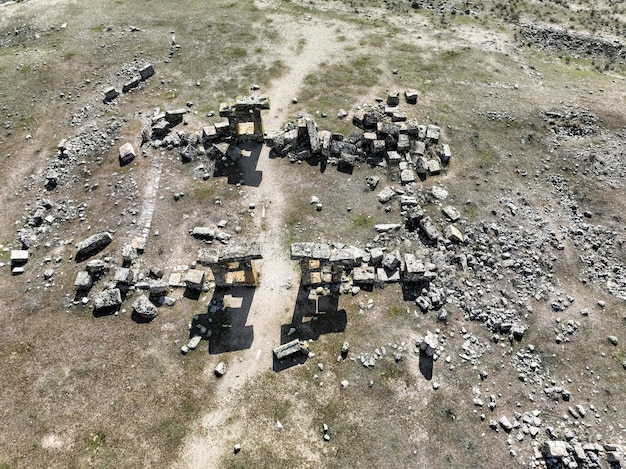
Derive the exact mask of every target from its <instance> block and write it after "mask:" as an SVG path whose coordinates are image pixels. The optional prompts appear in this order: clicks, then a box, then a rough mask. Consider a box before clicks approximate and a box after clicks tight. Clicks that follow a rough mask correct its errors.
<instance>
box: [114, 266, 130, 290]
mask: <svg viewBox="0 0 626 469" xmlns="http://www.w3.org/2000/svg"><path fill="white" fill-rule="evenodd" d="M133 278H134V274H133V271H132V270H130V269H127V268H126V267H120V268H118V269H117V270H116V271H115V275H114V276H113V281H114V282H115V283H116V284H117V285H120V286H128V285H131V284H132V283H133Z"/></svg>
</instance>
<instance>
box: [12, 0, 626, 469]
mask: <svg viewBox="0 0 626 469" xmlns="http://www.w3.org/2000/svg"><path fill="white" fill-rule="evenodd" d="M207 12H210V14H207ZM624 13H625V11H624V7H623V6H622V5H621V4H619V3H611V2H591V1H581V2H578V3H576V4H572V5H569V6H564V5H562V4H561V3H558V2H540V3H535V2H525V1H521V0H520V1H516V2H511V3H506V4H504V3H499V2H484V3H480V4H476V5H469V4H467V2H455V1H450V2H427V1H420V0H418V1H415V2H412V3H410V2H408V3H407V2H395V1H393V2H392V1H390V2H385V3H384V5H379V4H378V3H377V2H369V1H360V2H341V1H333V2H330V1H328V2H327V1H324V2H294V1H291V2H270V1H258V2H256V3H254V4H253V3H249V2H222V1H215V2H213V1H212V2H200V1H195V0H188V1H184V2H179V3H178V4H177V8H176V9H175V10H174V9H172V5H171V2H165V1H161V0H150V1H148V0H146V1H136V2H123V1H108V0H104V1H101V2H75V1H70V0H54V1H53V0H30V1H24V2H17V3H14V2H8V3H7V2H4V3H2V4H0V78H1V79H0V110H1V111H2V124H3V126H2V128H1V129H0V165H1V170H0V181H1V182H2V186H1V187H2V189H1V190H0V197H1V200H2V203H3V215H2V220H3V223H1V224H0V244H2V248H3V251H2V252H1V253H0V262H1V263H2V267H1V268H0V277H1V279H0V311H2V312H1V313H0V315H1V317H2V319H3V327H2V329H1V330H0V370H2V373H3V375H4V379H3V386H2V388H1V389H0V409H2V410H1V414H0V415H1V416H2V419H3V422H4V425H3V430H2V431H1V432H0V467H7V468H13V467H16V468H17V467H93V466H96V467H179V468H186V467H194V468H195V467H216V468H217V467H220V468H222V467H233V468H234V467H409V466H417V465H429V466H432V467H546V466H548V467H567V465H568V464H570V463H574V464H577V465H578V467H620V466H619V464H621V465H622V466H623V465H624V464H626V459H624V449H625V448H626V447H622V446H621V445H623V444H624V438H625V437H626V435H624V431H625V427H624V425H626V406H625V405H624V404H623V402H624V399H625V398H626V395H625V394H624V393H625V391H624V387H623V383H624V379H625V377H626V352H625V350H626V346H625V345H624V344H626V334H624V330H625V328H626V324H625V322H624V321H625V320H626V303H625V302H626V266H625V265H624V264H625V261H626V248H625V246H624V238H625V233H626V231H625V226H624V218H623V217H624V215H623V214H624V213H625V211H626V186H625V184H626V183H625V181H626V179H625V178H626V156H625V154H624V146H625V145H626V118H625V117H624V116H626V113H625V111H626V91H625V90H626V75H625V72H626V69H625V68H624V63H625V61H626V57H625V54H626V52H625V50H626V49H625V48H626V37H625V36H626V23H624V21H623V18H624ZM537 31H539V33H537ZM148 63H150V64H153V66H154V69H155V75H154V76H152V77H150V78H149V79H146V80H144V81H142V82H141V83H140V84H139V86H138V87H137V88H135V89H133V90H131V91H130V92H125V93H122V94H120V95H119V96H118V97H116V98H115V99H114V100H112V101H110V102H103V98H104V95H103V92H104V90H105V89H106V88H107V87H108V86H115V87H116V88H117V89H118V90H121V88H122V85H123V84H124V83H126V82H128V80H129V79H131V78H132V77H133V75H136V74H137V70H139V69H140V68H142V67H143V66H144V65H145V64H148ZM251 88H252V89H251ZM257 88H258V90H257ZM409 89H415V90H417V91H418V94H419V96H418V100H417V104H415V105H412V104H409V103H407V102H406V100H405V99H404V95H403V93H404V91H405V90H409ZM395 90H398V91H400V92H401V94H400V105H399V110H400V111H401V112H404V113H406V117H407V118H408V119H412V118H415V119H417V122H419V123H420V124H425V125H427V124H432V125H436V126H439V127H440V128H441V137H440V143H445V144H448V145H449V146H450V148H451V151H452V157H451V160H450V163H449V164H448V165H447V166H446V167H445V168H444V170H443V171H442V172H441V173H438V174H431V175H429V176H428V177H427V178H423V180H420V179H417V181H416V182H412V183H408V184H407V183H406V182H405V183H401V181H400V178H399V173H398V172H397V171H394V170H393V168H391V167H388V166H387V165H385V164H382V165H380V164H378V165H377V164H368V162H367V161H364V160H363V161H360V162H358V163H357V164H355V165H354V167H353V168H350V171H338V170H337V168H336V167H335V166H334V165H332V164H329V165H328V166H327V167H326V166H325V165H323V164H321V163H320V162H319V161H317V160H314V159H311V160H307V161H304V160H301V161H297V158H296V157H295V156H293V155H290V156H288V157H281V156H279V155H276V154H275V152H272V151H271V149H270V148H269V146H267V145H260V144H253V143H245V144H242V148H244V150H245V151H246V152H249V153H246V155H249V156H246V157H244V158H242V159H241V160H239V162H238V163H237V164H236V165H234V166H233V167H230V168H229V169H228V171H227V174H225V175H219V174H216V175H211V177H207V178H203V177H202V171H204V170H202V169H198V168H199V165H202V166H210V164H211V162H210V161H209V158H208V157H207V155H204V154H198V155H196V156H195V159H194V160H193V161H191V162H188V163H183V162H181V151H182V148H181V147H180V144H172V145H171V146H168V145H160V146H159V145H157V144H156V143H155V139H154V138H151V139H149V140H148V141H147V142H143V143H142V132H143V131H142V129H143V128H150V125H151V117H152V116H153V115H155V114H158V112H155V108H159V109H160V110H172V109H180V108H182V109H185V110H186V111H187V112H186V114H185V116H184V123H181V124H179V125H178V126H176V127H175V128H174V131H172V133H171V134H170V135H174V134H176V135H178V134H180V135H182V134H186V135H187V136H189V135H192V134H193V133H194V132H201V129H202V128H203V127H205V126H208V125H210V124H214V123H217V122H220V121H221V120H222V118H220V117H219V116H218V107H219V103H220V102H223V101H228V100H231V99H233V98H234V97H235V96H238V95H248V94H262V95H265V96H268V97H269V99H270V105H271V108H270V110H268V111H263V114H262V116H263V123H264V130H265V132H266V133H268V134H271V133H273V132H275V131H281V130H282V129H283V128H284V126H285V124H287V123H288V122H292V123H293V122H295V120H296V119H297V118H298V117H301V116H306V117H309V118H311V119H313V120H314V121H315V124H316V125H317V127H318V128H319V130H331V131H333V132H341V133H342V134H343V135H344V136H345V138H346V140H349V139H350V138H352V136H353V135H357V136H358V135H359V132H361V134H362V130H360V129H359V128H357V127H355V126H354V125H353V123H352V117H353V116H354V115H355V114H357V112H358V110H359V108H361V107H363V106H372V107H375V108H379V107H378V106H379V103H384V102H385V101H386V99H387V96H388V95H389V93H390V92H393V91H395ZM377 99H378V101H377ZM383 108H384V104H383V105H382V107H380V109H381V112H382V109H383ZM340 109H343V110H345V111H346V113H347V116H345V117H342V118H340V117H338V116H337V114H338V112H339V110H340ZM354 132H356V134H353V133H354ZM185 138H187V137H185ZM62 139H67V140H68V141H69V142H70V146H71V147H72V148H73V149H72V150H71V151H70V153H69V154H70V156H69V157H65V156H63V155H62V154H59V151H58V148H57V147H58V143H59V141H60V140H62ZM125 142H131V143H132V144H133V145H134V146H135V148H137V149H138V154H137V157H136V158H135V159H134V160H133V161H132V162H131V163H130V164H128V165H125V166H120V164H119V162H118V148H119V147H120V146H121V145H122V144H123V143H125ZM290 159H291V160H292V161H290ZM51 169H54V170H55V171H57V173H58V174H57V173H55V177H56V178H58V181H57V183H56V184H55V185H54V186H50V185H49V186H46V180H47V178H48V180H49V179H50V177H51V176H50V174H51V173H50V170H51ZM369 176H378V177H379V178H380V182H379V183H378V186H377V187H376V188H375V189H370V188H368V185H367V183H366V178H368V177H369ZM386 186H389V187H393V188H394V189H396V192H395V195H394V197H393V198H392V200H391V201H390V202H385V203H382V202H380V201H379V200H380V199H379V197H378V194H379V192H380V191H381V190H382V189H383V188H385V187H386ZM433 188H434V189H433ZM441 189H445V195H442V191H441ZM401 195H406V196H411V197H415V200H416V201H417V202H418V203H419V205H420V206H421V208H422V209H423V211H424V212H425V214H426V215H428V216H429V217H430V218H431V219H432V221H433V223H434V224H435V225H436V226H437V227H438V228H439V229H440V231H441V232H444V228H445V227H446V226H447V225H448V224H449V223H450V222H449V220H448V219H447V218H446V216H444V214H443V213H442V208H443V207H444V206H448V205H451V206H454V207H456V209H457V210H458V211H459V214H460V219H459V220H458V221H456V222H455V224H456V226H457V227H458V228H459V229H460V230H461V231H462V232H463V234H464V235H465V239H464V241H463V242H461V243H457V242H456V241H455V242H452V241H451V240H450V239H443V238H442V239H440V240H438V241H436V242H434V243H433V242H430V241H429V240H428V239H426V237H425V236H424V233H422V232H421V231H420V230H419V229H417V230H415V229H410V227H409V226H408V225H405V224H404V222H403V220H405V218H403V217H406V207H403V206H401V204H400V196H401ZM312 196H315V197H317V198H318V199H319V200H320V201H321V206H320V207H319V210H316V205H315V204H314V203H313V204H311V203H310V201H311V197H312ZM322 206H323V208H322ZM42 213H43V214H44V216H45V215H50V216H51V217H52V218H49V219H44V220H43V221H42V217H41V216H40V215H41V214H42ZM220 221H225V222H226V224H224V225H222V227H223V230H224V231H225V232H227V233H228V234H229V236H232V237H231V238H230V240H229V241H228V243H229V244H230V245H237V244H239V243H250V242H253V241H254V242H257V243H259V245H260V246H261V253H262V256H263V259H262V260H260V261H258V262H257V264H256V267H257V271H258V274H259V281H258V285H257V287H256V288H245V287H237V288H233V289H231V290H227V291H225V292H224V291H223V290H222V291H220V290H219V289H216V288H214V285H211V284H210V282H208V283H207V284H205V288H204V289H203V290H201V291H199V292H193V293H192V294H190V292H189V291H188V290H187V289H185V288H176V287H174V286H170V287H169V288H168V296H169V297H170V298H172V299H173V300H175V302H174V304H173V305H172V306H160V307H159V309H158V316H157V317H156V318H154V319H152V320H151V321H144V320H138V318H137V316H136V314H135V313H133V312H132V311H133V308H132V307H131V304H132V303H133V301H134V299H135V298H136V296H138V292H137V291H138V289H137V290H135V289H134V288H133V289H131V290H130V292H129V293H128V297H127V298H126V299H125V301H124V302H123V303H122V305H121V308H119V309H118V310H116V312H115V314H110V315H108V314H107V315H100V314H98V313H97V312H95V310H94V304H93V295H94V294H95V293H97V292H99V291H102V290H104V289H105V288H107V285H108V283H110V282H111V279H112V276H113V273H114V271H115V270H116V269H117V268H118V267H121V265H122V250H123V247H124V246H125V245H126V244H129V243H131V242H132V240H133V239H134V238H135V237H136V236H137V235H145V236H146V240H147V245H146V249H145V251H144V252H143V253H142V254H139V255H138V256H137V257H136V258H133V260H132V262H131V263H130V264H131V267H132V268H133V269H134V271H135V275H142V278H143V277H144V276H145V277H146V278H148V268H149V266H156V267H159V268H161V269H163V271H164V273H165V276H164V277H163V278H164V280H166V281H167V279H168V277H169V275H170V273H172V272H174V271H176V270H177V269H179V270H180V269H188V268H189V266H190V265H193V266H195V262H196V259H197V254H198V249H200V248H202V247H206V245H205V244H204V243H203V242H202V241H200V240H198V239H194V238H193V237H191V236H190V235H189V231H190V230H191V229H193V228H194V227H195V226H210V227H218V226H219V225H218V224H219V222H220ZM382 223H386V224H394V223H398V224H401V225H402V226H401V227H400V228H399V229H398V230H397V231H395V232H392V233H390V234H385V235H380V234H377V233H376V231H375V229H374V226H375V225H376V224H382ZM101 231H109V232H111V233H112V235H113V241H112V243H111V244H110V245H108V246H107V247H106V248H105V249H104V250H103V251H102V252H101V253H99V254H98V255H97V256H95V257H94V259H95V258H105V257H107V256H108V257H110V258H111V261H110V265H111V268H110V272H109V273H107V274H106V275H105V276H104V277H103V278H102V279H100V280H98V281H97V282H96V283H95V284H94V285H93V287H91V290H90V292H89V294H88V295H87V296H86V299H85V302H83V301H81V298H82V297H81V295H77V294H76V292H75V289H74V279H75V278H76V275H77V273H78V272H79V271H80V270H82V269H84V268H85V267H84V266H85V262H77V261H76V260H75V254H76V248H75V245H76V243H77V242H79V241H81V240H82V239H84V238H86V237H88V236H89V235H91V234H94V233H97V232H101ZM294 242H320V243H337V244H340V243H345V244H349V245H353V246H356V247H358V248H360V249H365V250H366V251H367V252H370V251H371V250H373V249H375V248H384V249H385V252H387V253H392V254H393V253H395V252H397V253H398V255H399V256H402V255H404V254H406V253H415V254H417V255H418V256H419V257H421V258H423V259H425V260H428V261H429V262H432V263H433V265H435V266H436V267H437V277H436V279H434V280H433V281H431V282H429V283H426V284H420V285H419V288H417V287H415V286H408V285H407V284H402V283H378V284H376V285H375V286H374V287H373V288H362V289H358V288H357V289H350V291H349V293H343V294H336V295H331V296H330V297H325V298H324V299H322V300H320V303H319V311H320V312H321V314H316V312H315V311H312V310H311V308H312V303H311V301H310V300H307V297H308V293H309V292H308V289H307V288H306V287H304V286H302V285H301V279H300V276H301V272H300V267H299V265H298V263H297V262H295V261H293V260H291V259H290V245H291V243H294ZM219 245H220V243H219V242H218V241H217V240H215V241H214V242H213V245H212V246H219ZM224 246H225V244H224ZM23 248H24V249H27V250H28V252H29V259H28V262H27V263H26V264H25V265H24V273H21V274H15V275H12V272H11V270H12V266H11V263H10V251H11V250H12V249H23ZM461 259H464V261H461ZM463 262H465V264H463ZM350 275H352V274H350ZM346 281H351V279H347V280H346ZM422 287H423V288H424V290H422ZM337 290H338V289H337ZM337 290H333V291H337ZM220 293H222V294H225V295H226V296H225V300H226V301H227V302H234V303H232V304H236V303H237V302H238V301H239V302H240V303H242V304H243V305H244V306H243V307H241V308H238V307H236V306H231V307H229V308H226V309H224V313H223V315H214V316H211V315H212V314H213V313H212V312H211V305H212V303H211V300H212V299H214V300H215V298H216V297H217V296H218V295H219V294H220ZM424 299H428V302H429V303H428V305H429V306H428V307H424V306H423V305H424V303H420V301H423V300H424ZM444 313H445V314H444ZM219 314H222V313H219ZM195 315H200V316H201V317H204V316H206V317H211V318H214V319H215V322H212V323H210V326H209V327H210V328H211V332H213V335H211V336H210V337H208V340H202V341H201V343H200V345H199V346H198V347H197V348H196V349H195V350H192V351H190V352H189V353H188V354H186V355H184V354H181V352H180V349H181V346H183V345H184V344H186V343H187V341H188V340H189V338H190V331H189V324H191V323H192V322H193V321H194V319H193V317H194V316H195ZM219 321H222V322H219ZM218 322H219V323H218ZM288 331H289V332H288ZM288 334H295V336H293V335H289V336H288ZM288 337H289V338H288ZM291 337H298V338H301V339H303V340H306V341H307V343H308V346H309V349H310V352H311V353H310V354H309V356H308V357H303V358H302V359H299V360H297V361H293V362H291V361H289V360H288V361H286V362H284V363H277V362H276V360H274V359H273V356H272V349H273V348H275V347H277V346H278V345H280V344H281V343H284V342H286V341H287V340H290V339H291ZM427 337H428V338H429V339H428V340H431V339H432V340H434V341H435V345H434V348H433V350H431V352H433V351H434V354H435V360H433V359H432V358H429V357H427V356H426V355H425V353H424V350H425V348H422V349H421V350H422V351H421V352H420V344H422V343H423V342H424V341H425V338H427ZM345 342H348V343H349V345H350V348H349V352H347V353H345V354H343V356H342V352H341V350H342V346H343V344H344V343H345ZM422 347H423V345H422ZM431 355H432V354H431ZM220 362H224V363H225V365H226V373H225V374H224V375H223V376H221V377H217V376H216V374H215V373H214V370H215V368H216V365H217V364H218V363H220ZM278 370H280V371H278ZM509 424H510V425H509ZM325 425H326V426H327V428H328V430H327V431H326V432H325V431H324V428H325V427H324V426H325ZM325 434H326V435H328V436H327V437H326V439H325V438H324V437H325ZM546 442H564V443H563V445H564V446H563V447H564V448H566V452H565V454H564V455H561V456H558V455H554V456H555V457H550V454H547V452H546V451H547V450H546V446H545V443H546ZM558 444H560V443H558ZM235 445H240V450H239V449H238V450H234V448H235ZM579 447H580V448H579ZM238 448H239V447H238ZM550 448H552V449H554V448H553V447H552V446H550ZM579 449H580V451H582V453H580V451H578V450H579ZM577 451H578V452H577ZM570 467H574V466H573V465H572V466H570Z"/></svg>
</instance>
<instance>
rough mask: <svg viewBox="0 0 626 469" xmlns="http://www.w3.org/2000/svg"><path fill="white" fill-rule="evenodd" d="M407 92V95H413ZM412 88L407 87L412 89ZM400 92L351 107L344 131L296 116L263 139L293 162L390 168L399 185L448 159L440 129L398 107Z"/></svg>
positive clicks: (439, 168) (441, 166)
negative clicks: (409, 116)
mask: <svg viewBox="0 0 626 469" xmlns="http://www.w3.org/2000/svg"><path fill="white" fill-rule="evenodd" d="M409 93H410V92H407V100H409V99H412V97H413V96H414V95H413V94H409ZM411 93H412V92H411ZM398 103H399V92H392V93H390V94H389V96H388V98H387V104H384V103H380V104H378V105H377V106H370V105H368V106H363V107H361V108H360V109H358V110H356V112H355V113H354V117H353V123H354V125H355V126H356V127H357V128H356V129H355V130H354V131H353V132H352V133H351V134H350V135H349V136H347V137H346V136H344V135H342V134H340V133H333V132H330V131H328V130H319V129H318V127H317V124H316V123H315V121H314V120H313V119H312V118H309V117H301V118H299V119H298V120H297V121H295V122H290V123H288V124H287V125H286V126H285V130H283V131H279V132H276V133H272V134H268V135H267V136H266V138H265V142H266V144H267V145H268V146H270V147H271V148H272V153H273V155H276V156H280V157H287V158H289V160H290V161H292V162H298V161H321V162H322V164H324V165H325V164H330V165H333V166H337V168H338V169H339V170H342V171H346V172H351V171H352V168H353V167H354V166H355V165H356V164H358V163H361V162H363V163H367V164H369V165H371V166H385V167H389V168H390V171H392V172H397V173H398V174H399V177H400V180H401V181H402V183H403V184H409V183H412V182H415V181H416V180H417V179H418V178H422V179H424V178H425V177H427V176H428V175H430V174H439V173H440V172H441V171H442V170H443V169H444V168H445V167H446V166H447V165H448V163H449V161H450V158H451V151H450V147H449V145H448V144H440V142H439V140H440V136H441V129H440V128H439V127H438V126H436V125H432V124H431V125H427V124H419V123H418V122H417V119H414V118H413V119H408V120H407V115H406V113H404V112H400V111H399V110H398Z"/></svg>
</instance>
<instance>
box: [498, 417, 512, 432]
mask: <svg viewBox="0 0 626 469" xmlns="http://www.w3.org/2000/svg"><path fill="white" fill-rule="evenodd" d="M498 423H500V426H501V427H502V428H503V429H504V431H505V432H507V433H508V432H510V431H511V430H513V424H512V423H511V421H510V420H509V419H508V417H507V416H506V415H503V416H502V417H500V420H498Z"/></svg>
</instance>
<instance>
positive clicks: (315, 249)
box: [291, 243, 330, 260]
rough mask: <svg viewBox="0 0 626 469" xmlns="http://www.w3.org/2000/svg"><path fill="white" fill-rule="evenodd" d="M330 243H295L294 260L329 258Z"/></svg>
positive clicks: (292, 252) (292, 248)
mask: <svg viewBox="0 0 626 469" xmlns="http://www.w3.org/2000/svg"><path fill="white" fill-rule="evenodd" d="M329 258H330V245H328V244H324V243H293V244H292V245H291V259H292V260H309V259H318V260H328V259H329Z"/></svg>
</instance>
